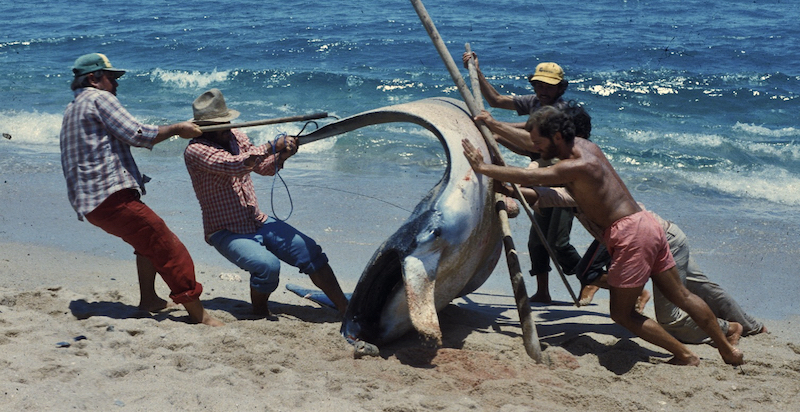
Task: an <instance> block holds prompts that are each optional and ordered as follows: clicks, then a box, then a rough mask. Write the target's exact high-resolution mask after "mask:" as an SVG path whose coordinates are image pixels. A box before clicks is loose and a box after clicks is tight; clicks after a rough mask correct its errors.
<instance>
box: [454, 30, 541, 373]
mask: <svg viewBox="0 0 800 412" xmlns="http://www.w3.org/2000/svg"><path fill="white" fill-rule="evenodd" d="M464 47H465V49H466V51H467V53H472V49H471V48H470V47H469V43H466V44H465V45H464ZM467 67H468V70H469V79H470V83H471V84H472V97H473V100H474V101H475V105H476V106H477V108H478V109H480V110H483V96H482V95H481V86H480V81H479V80H478V69H477V67H475V60H474V59H470V61H469V64H468V66H467ZM492 137H494V136H492ZM494 196H495V204H496V205H497V213H498V214H499V217H500V225H501V227H502V230H503V247H504V248H505V250H506V264H507V265H508V275H509V277H510V278H511V290H512V291H513V292H514V300H515V303H516V305H517V314H518V316H519V323H520V325H521V326H522V344H523V345H525V352H527V353H528V356H530V357H531V358H533V359H534V360H535V361H536V363H542V347H541V345H540V344H539V332H538V331H537V330H536V324H535V322H534V321H533V317H532V316H531V305H530V303H528V290H527V289H526V288H525V280H524V279H523V276H522V269H521V267H520V264H519V257H518V254H517V248H516V246H514V239H513V238H512V237H511V226H509V224H508V205H506V199H505V196H503V195H501V194H500V193H495V195H494ZM534 224H535V223H534Z"/></svg>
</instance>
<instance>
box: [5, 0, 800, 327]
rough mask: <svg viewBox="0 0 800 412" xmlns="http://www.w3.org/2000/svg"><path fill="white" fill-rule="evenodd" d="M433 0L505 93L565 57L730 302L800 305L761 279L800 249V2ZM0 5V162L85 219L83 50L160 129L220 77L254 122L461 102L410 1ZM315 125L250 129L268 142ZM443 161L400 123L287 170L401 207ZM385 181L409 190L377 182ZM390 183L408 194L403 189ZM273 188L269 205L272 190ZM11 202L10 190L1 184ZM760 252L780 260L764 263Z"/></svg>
mask: <svg viewBox="0 0 800 412" xmlns="http://www.w3.org/2000/svg"><path fill="white" fill-rule="evenodd" d="M424 3H425V6H426V8H427V10H428V12H429V13H430V15H431V17H432V19H433V21H434V23H435V24H436V25H437V28H438V30H439V32H440V34H441V35H442V38H443V39H444V40H445V41H446V43H447V46H448V48H449V50H450V52H451V53H452V54H453V56H454V58H455V60H456V61H457V62H458V61H460V59H459V57H460V55H461V53H462V52H463V50H464V43H467V42H468V43H470V44H471V47H472V49H473V50H474V51H476V52H477V53H478V55H479V59H480V64H481V68H482V70H483V72H484V73H485V74H486V75H487V76H488V77H489V78H490V81H491V82H492V83H493V84H494V85H495V87H496V88H497V89H498V90H499V91H500V92H501V93H509V94H512V93H513V94H528V93H531V92H532V90H531V88H530V86H529V85H528V84H527V82H526V81H525V75H527V74H528V73H531V72H532V71H533V70H534V68H535V66H536V64H537V63H539V62H542V61H555V62H558V63H559V64H561V65H562V66H563V67H564V69H565V71H566V75H567V78H568V79H569V80H570V87H569V89H568V91H567V94H566V97H567V98H570V99H575V100H578V101H581V102H583V103H584V104H585V105H586V107H587V108H588V110H589V112H590V114H591V115H592V116H593V122H594V129H593V140H595V141H596V142H597V143H598V144H600V146H601V147H602V148H603V149H604V150H605V152H606V153H607V155H608V156H609V158H610V159H611V161H612V163H613V164H614V165H615V167H616V168H617V169H618V170H619V172H620V175H621V176H622V178H623V179H625V181H626V182H627V183H628V185H629V186H630V187H631V189H632V190H633V191H634V195H635V196H636V197H637V199H639V200H641V201H643V202H645V203H646V204H647V205H648V206H649V207H651V208H653V209H655V210H656V211H658V212H659V213H661V214H662V215H663V216H665V217H667V218H670V219H673V220H676V221H677V222H678V223H679V224H681V226H682V227H683V228H684V230H685V231H686V232H687V233H688V234H689V236H690V238H691V239H692V241H693V246H695V249H696V250H698V254H699V256H700V258H701V259H704V260H705V262H707V264H708V265H709V266H712V267H715V266H718V265H722V269H723V271H724V272H726V274H727V272H729V271H739V273H738V274H730V276H733V277H732V278H731V280H730V281H727V282H729V283H730V284H732V287H733V288H734V290H735V291H736V293H737V294H738V296H740V297H742V298H743V299H745V298H749V297H750V295H751V294H753V293H756V296H763V295H770V296H777V297H776V298H777V299H779V300H781V301H787V302H788V301H790V299H793V296H790V295H791V293H790V292H788V291H786V292H783V291H779V292H777V295H774V293H773V291H772V290H770V289H769V288H770V286H771V285H775V284H777V285H783V284H786V283H788V284H794V280H793V279H794V277H795V275H794V274H796V268H795V267H794V265H792V264H790V263H788V262H784V260H786V259H783V257H786V256H789V257H794V256H796V255H797V254H798V253H799V252H798V248H797V246H796V245H797V236H796V233H797V232H796V229H797V228H798V227H799V226H800V213H798V207H799V206H800V124H799V123H798V120H797V118H798V98H799V96H800V45H798V43H797V41H796V39H798V38H800V26H798V25H797V24H796V21H797V20H798V18H800V9H798V8H797V7H796V5H795V4H794V3H793V2H789V1H778V0H773V1H752V0H751V1H728V2H724V3H718V2H711V1H672V0H668V1H659V2H656V1H620V0H599V1H594V2H590V3H588V4H577V3H575V4H574V5H571V4H565V3H564V2H563V1H551V0H537V1H535V2H521V1H510V0H499V1H493V2H479V1H460V2H455V1H448V0H437V1H433V0H428V1H425V2H424ZM0 12H2V15H3V16H5V18H6V24H5V25H4V29H3V30H2V32H0V96H2V97H3V101H2V104H0V132H3V133H8V134H10V135H11V136H12V138H11V139H0V173H1V174H2V176H3V178H4V179H8V178H9V177H14V178H22V177H23V176H24V178H25V179H26V180H28V181H36V182H39V183H38V184H41V185H50V186H52V187H49V188H48V189H47V190H46V191H43V192H46V193H52V194H53V195H52V199H48V200H49V201H52V204H53V205H57V206H58V208H59V209H58V210H59V214H57V216H58V217H60V218H63V219H74V216H73V215H72V214H71V213H70V209H69V206H68V203H67V201H66V194H65V193H64V190H63V186H61V185H63V182H62V181H60V180H59V178H60V168H59V166H58V155H57V151H58V131H59V128H60V122H61V114H62V112H63V110H64V107H65V106H66V104H67V103H68V102H69V101H70V100H71V93H70V91H69V82H70V79H71V73H70V67H71V65H72V62H73V61H74V60H75V58H76V57H78V56H79V55H81V54H84V53H89V52H102V53H105V54H106V55H108V57H109V58H110V60H111V61H112V62H113V64H114V65H115V66H118V67H121V68H125V69H127V70H128V74H126V75H125V76H124V77H123V78H122V79H121V80H120V86H119V98H120V100H121V101H122V102H123V104H125V105H126V107H127V108H128V109H129V110H130V111H131V112H132V113H133V114H134V115H135V116H137V117H139V118H140V119H142V120H145V121H147V122H152V123H167V122H175V121H180V120H185V119H188V118H190V117H191V101H192V100H193V99H194V98H195V97H196V96H197V95H199V94H200V93H202V92H203V91H204V90H206V89H208V88H211V87H216V88H219V89H221V90H223V92H224V93H225V96H226V98H227V100H228V103H229V105H230V106H231V107H234V108H236V109H237V110H239V111H241V112H242V117H241V120H243V121H248V120H257V119H262V118H272V117H283V116H288V115H295V114H303V113H311V112H319V111H326V112H329V113H330V114H331V115H333V116H337V117H345V116H349V115H352V114H355V113H358V112H360V111H364V110H368V109H372V108H376V107H380V106H385V105H390V104H396V103H402V102H407V101H412V100H417V99H421V98H425V97H432V96H442V95H446V96H451V97H455V98H458V97H459V95H458V93H457V91H456V89H455V87H454V86H453V82H452V80H451V79H450V77H449V75H448V73H447V71H446V70H445V68H444V66H443V64H442V63H441V60H440V59H439V56H438V54H437V53H436V51H435V49H434V48H433V46H432V44H431V41H430V39H429V37H428V35H427V33H426V32H425V30H424V28H423V27H422V25H421V24H420V22H419V18H418V17H417V15H416V13H415V12H414V9H413V7H412V6H411V4H410V2H407V1H392V2H381V3H376V2H374V1H371V2H367V1H361V0H355V1H346V2H344V1H328V2H308V1H296V0H288V1H282V2H278V3H272V2H257V1H252V0H245V1H236V2H226V1H219V2H213V3H186V2H172V1H154V0H130V1H124V2H123V1H103V2H66V1H58V0H57V1H46V2H45V1H29V2H14V3H12V2H10V1H4V2H0ZM463 72H464V73H463V74H464V75H465V76H466V71H463ZM494 114H495V116H497V117H499V118H502V119H506V120H509V121H518V120H519V118H518V117H517V116H515V115H514V114H513V113H510V112H504V111H499V110H495V111H494ZM303 126H304V125H302V124H287V125H279V126H269V127H262V128H257V129H256V128H254V129H251V131H250V132H249V133H250V134H251V137H253V139H254V140H256V141H265V140H267V139H271V138H272V137H273V136H275V135H276V134H277V133H280V132H283V131H286V132H290V133H296V132H298V131H299V130H300V129H301V128H302V127H303ZM307 127H308V128H310V129H313V127H314V125H308V126H307ZM307 130H308V129H307ZM184 145H185V142H182V141H179V140H173V141H170V142H167V143H164V144H162V145H160V146H159V147H157V148H156V150H154V151H153V152H146V151H138V152H137V154H136V156H137V158H139V159H140V163H142V165H143V167H142V169H143V171H144V172H145V173H146V174H148V175H151V176H153V177H154V184H156V185H157V184H158V182H178V183H180V182H188V180H187V179H188V178H187V176H186V172H185V170H184V167H183V162H182V160H181V159H180V154H181V152H182V149H183V147H184ZM507 160H508V161H509V162H510V163H513V164H524V159H517V158H514V157H513V156H511V155H508V156H507ZM445 162H446V158H445V156H444V153H443V152H442V151H441V149H440V148H439V144H438V142H437V141H436V140H435V139H433V138H431V137H430V136H429V135H428V134H427V133H426V132H424V131H422V130H421V129H419V128H417V127H415V126H409V125H403V124H396V125H384V126H376V127H372V128H367V129H362V130H359V131H357V132H354V133H351V134H349V135H345V136H340V137H336V138H332V139H329V140H327V141H323V142H320V143H318V144H314V145H309V146H307V147H304V150H303V151H302V152H301V155H298V156H296V157H295V158H294V159H293V163H292V164H293V165H294V166H293V167H294V169H295V173H296V174H297V176H298V178H299V179H300V180H301V181H302V182H303V183H302V184H309V185H316V186H318V187H322V188H324V189H325V190H327V192H325V193H326V194H325V196H339V195H340V194H341V193H343V192H338V191H337V190H347V191H350V192H354V193H356V199H360V201H365V199H367V200H366V201H373V200H372V199H373V198H378V199H379V200H380V202H382V203H381V204H387V203H385V202H388V203H393V204H396V203H403V204H402V205H401V206H402V207H401V210H400V211H401V212H402V213H405V211H404V210H405V209H410V208H411V207H413V204H414V203H415V201H414V200H413V199H415V196H420V197H421V195H422V194H423V193H424V192H425V191H426V190H427V188H428V187H430V186H432V185H433V183H435V181H436V180H438V178H439V176H441V173H442V170H443V167H444V163H445ZM287 172H288V171H287ZM359 179H363V180H359ZM48 182H56V183H48ZM377 182H391V184H392V185H393V186H395V187H402V188H403V189H402V190H394V191H383V192H381V191H380V190H378V189H379V187H377V188H376V186H381V183H377ZM289 185H290V190H291V189H292V185H294V187H295V188H297V187H299V185H300V183H299V182H298V181H297V180H295V182H294V183H293V182H291V181H290V182H289ZM417 186H419V187H420V188H419V189H417ZM181 190H183V189H181ZM398 191H399V192H401V193H403V196H404V197H408V198H410V199H412V200H410V201H405V203H404V202H401V201H399V200H398V199H395V196H396V192H398ZM264 192H265V193H264V194H261V195H260V196H261V198H262V203H266V202H267V201H268V199H269V184H265V188H264ZM406 192H408V193H406ZM155 193H158V192H157V191H156V192H155ZM0 196H3V199H2V201H3V202H6V203H8V202H9V201H12V200H13V199H12V198H11V196H12V195H11V194H10V193H9V192H8V191H6V192H3V194H0ZM356 201H359V200H356ZM151 202H158V199H157V198H156V199H151ZM172 203H173V204H174V207H175V208H176V210H178V211H176V212H175V215H176V216H181V211H182V212H183V213H185V215H183V217H182V218H183V219H185V220H186V224H187V225H188V224H189V223H188V222H191V221H194V219H195V218H197V217H198V216H196V214H195V213H196V210H195V209H194V208H196V201H195V200H194V198H193V197H192V195H191V191H190V189H189V191H188V192H181V193H180V196H179V199H178V200H177V202H172ZM408 203H410V205H409V204H408ZM173 204H170V205H168V206H164V207H166V208H167V209H168V210H165V211H164V213H168V212H169V210H171V209H169V208H170V207H172V206H173ZM296 207H301V206H298V205H296ZM389 207H392V208H393V207H394V206H389ZM155 208H156V209H157V210H158V211H159V212H161V210H163V209H161V210H159V209H158V207H155ZM402 208H405V209H402ZM190 212H191V213H190ZM0 213H3V215H2V217H3V220H2V221H3V222H4V223H3V224H4V225H5V226H6V229H5V230H3V231H2V233H0V239H2V240H11V241H28V240H31V239H33V240H34V241H37V242H41V243H48V244H55V245H59V246H62V247H70V245H68V244H65V242H64V241H63V240H62V239H60V238H59V237H58V236H55V237H52V238H49V237H45V238H41V237H37V236H36V235H35V233H36V231H37V230H36V229H37V226H36V225H35V224H31V225H30V226H28V229H21V230H8V228H9V227H10V226H9V225H10V224H11V223H10V222H15V221H17V220H19V219H25V216H26V215H25V214H24V211H16V210H15V211H13V212H10V211H5V212H0ZM181 222H182V223H183V221H181ZM293 223H295V224H298V225H300V226H302V223H298V222H293ZM520 226H524V225H522V223H520ZM81 227H82V226H81ZM523 233H524V232H523ZM189 236H190V235H188V234H187V235H186V236H181V237H182V238H187V237H189ZM522 236H526V235H524V234H523V235H522ZM576 236H577V239H578V240H577V241H576V242H577V243H576V245H579V246H581V245H582V246H585V243H587V240H586V238H584V237H582V236H583V235H581V234H576ZM518 243H519V244H520V245H524V240H522V239H520V240H518ZM195 247H197V248H201V247H204V245H202V243H201V242H198V243H197V244H196V245H195ZM579 248H580V247H579ZM190 250H193V247H190ZM202 250H204V251H208V249H202ZM731 256H735V258H732V257H731ZM765 256H767V257H768V260H770V262H768V263H764V264H763V265H759V264H756V263H753V262H756V261H758V262H761V261H763V259H764V257H765ZM199 259H202V257H200V258H199ZM720 262H721V263H720ZM725 264H728V265H731V266H730V267H726V266H725ZM745 267H746V268H747V269H746V270H742V268H745ZM742 272H744V273H742ZM754 272H758V273H754ZM711 276H712V278H713V275H711ZM729 283H725V284H726V285H727V284H729ZM784 289H785V288H784ZM754 291H755V292H754ZM781 293H783V294H784V295H781ZM759 294H760V295H759ZM752 305H753V306H754V308H755V310H757V311H760V312H761V314H762V315H764V314H768V315H770V316H772V315H774V316H781V315H783V314H786V313H797V312H800V310H798V309H797V307H798V306H797V304H794V305H789V306H788V309H786V308H776V307H775V306H777V305H770V304H768V303H765V302H763V299H757V298H754V299H753V302H752Z"/></svg>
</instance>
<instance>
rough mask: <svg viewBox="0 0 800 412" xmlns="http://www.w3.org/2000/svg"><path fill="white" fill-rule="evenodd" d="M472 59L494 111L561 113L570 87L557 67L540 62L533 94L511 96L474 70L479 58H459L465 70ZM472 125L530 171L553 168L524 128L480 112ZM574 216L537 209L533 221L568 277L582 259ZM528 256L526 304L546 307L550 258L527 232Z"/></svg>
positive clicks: (552, 209)
mask: <svg viewBox="0 0 800 412" xmlns="http://www.w3.org/2000/svg"><path fill="white" fill-rule="evenodd" d="M470 59H474V60H475V69H476V70H477V72H478V81H479V83H480V88H481V94H482V95H483V97H484V98H485V99H486V102H488V103H489V106H491V107H495V108H498V109H506V110H515V111H516V112H517V114H518V115H520V116H529V115H531V114H533V113H534V112H536V111H537V110H539V109H541V108H542V107H545V106H554V107H556V108H558V109H561V110H564V109H566V108H567V106H568V104H567V102H566V101H564V100H563V99H562V98H561V96H563V95H564V92H566V90H567V86H569V82H568V81H567V80H566V79H564V70H563V69H562V68H561V66H559V65H558V64H556V63H552V62H545V63H539V64H538V65H537V66H536V71H535V72H534V73H533V74H532V75H529V76H528V82H530V84H531V86H533V91H534V94H528V95H522V96H514V95H503V94H500V93H499V92H498V91H497V90H496V89H495V88H494V87H493V86H492V85H491V83H489V81H487V80H486V77H484V75H483V73H482V72H481V71H480V67H479V66H478V55H477V54H475V53H464V55H463V56H462V60H463V62H464V67H467V66H468V64H469V60H470ZM475 120H476V121H482V122H484V123H485V124H486V126H487V127H488V128H489V129H490V130H491V131H492V133H493V134H494V137H495V139H496V140H497V142H498V143H500V144H502V145H503V146H505V147H506V148H508V149H509V150H511V151H512V152H514V153H516V154H519V155H522V156H527V157H529V158H530V159H531V163H530V166H529V167H530V168H538V167H546V166H550V165H552V162H551V161H545V160H542V159H541V158H540V156H539V154H538V153H536V152H535V150H534V149H533V147H532V143H531V141H530V135H529V134H528V132H527V131H525V123H524V122H521V123H509V122H503V121H500V120H497V119H495V118H494V117H492V115H491V114H490V113H489V112H488V111H486V110H484V111H482V112H481V114H479V115H478V116H476V117H475ZM573 216H574V213H573V210H572V208H564V207H548V208H540V209H538V210H536V213H535V214H534V218H535V219H536V224H537V225H538V226H539V228H540V229H541V230H542V234H543V235H544V237H545V238H546V241H547V243H548V244H549V245H550V248H551V249H552V250H553V253H554V254H555V255H556V260H557V261H558V263H559V265H561V267H562V268H563V269H564V272H565V273H567V274H572V273H574V268H575V266H577V264H578V262H579V261H580V260H581V255H580V254H579V253H578V251H577V250H575V247H574V246H572V244H570V239H569V238H570V233H571V232H572V218H573ZM528 252H529V253H530V257H531V272H530V273H531V276H534V277H536V287H537V290H536V293H534V294H533V295H532V296H531V298H530V301H531V302H539V303H550V302H551V301H552V299H551V297H550V290H549V284H550V280H549V272H550V264H549V263H548V262H549V261H550V256H549V254H548V253H547V249H545V246H544V244H543V243H542V239H540V238H539V235H538V234H537V233H536V230H535V229H534V228H533V227H531V232H530V236H529V237H528Z"/></svg>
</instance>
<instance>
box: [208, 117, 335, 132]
mask: <svg viewBox="0 0 800 412" xmlns="http://www.w3.org/2000/svg"><path fill="white" fill-rule="evenodd" d="M326 117H328V113H327V112H319V113H312V114H304V115H300V116H289V117H278V118H275V119H264V120H253V121H252V122H243V123H225V124H215V125H210V126H200V130H202V131H203V133H205V132H219V131H222V130H230V129H239V128H242V127H252V126H263V125H267V124H278V123H291V122H304V121H306V120H314V119H324V118H326Z"/></svg>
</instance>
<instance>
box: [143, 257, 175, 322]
mask: <svg viewBox="0 0 800 412" xmlns="http://www.w3.org/2000/svg"><path fill="white" fill-rule="evenodd" d="M136 272H137V274H138V275H139V309H141V310H146V311H148V312H158V311H160V310H162V309H166V308H172V307H175V306H177V305H176V304H175V303H174V302H169V301H167V300H164V299H161V298H160V297H158V294H157V293H156V286H155V283H156V268H155V267H153V262H151V261H150V259H148V258H146V257H144V256H140V255H136Z"/></svg>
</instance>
